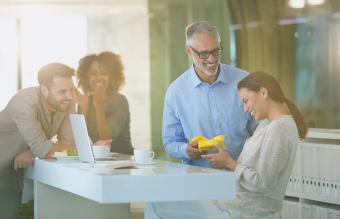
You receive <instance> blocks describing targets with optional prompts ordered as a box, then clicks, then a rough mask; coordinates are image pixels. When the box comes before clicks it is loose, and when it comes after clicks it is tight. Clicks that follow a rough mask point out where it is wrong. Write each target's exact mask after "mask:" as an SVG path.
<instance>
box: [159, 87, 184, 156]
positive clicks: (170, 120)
mask: <svg viewBox="0 0 340 219" xmlns="http://www.w3.org/2000/svg"><path fill="white" fill-rule="evenodd" d="M171 96H172V94H171V93H170V92H167V94H166V96H165V100H164V111H163V131H162V136H163V144H164V147H165V150H166V152H167V153H168V154H169V156H170V157H174V158H177V159H189V155H188V153H187V147H188V146H187V140H186V138H185V136H184V132H183V128H182V125H181V121H180V119H179V117H178V115H177V113H176V111H175V103H174V101H173V100H172V97H171Z"/></svg>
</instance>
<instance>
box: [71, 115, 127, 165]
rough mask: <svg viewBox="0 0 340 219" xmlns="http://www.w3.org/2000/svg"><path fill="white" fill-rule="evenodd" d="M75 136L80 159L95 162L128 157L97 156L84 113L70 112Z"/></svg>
mask: <svg viewBox="0 0 340 219" xmlns="http://www.w3.org/2000/svg"><path fill="white" fill-rule="evenodd" d="M70 121H71V127H72V133H73V138H74V141H75V143H76V148H77V153H78V157H79V160H80V161H82V162H86V163H91V164H94V163H96V161H116V160H126V159H127V158H126V157H124V158H120V159H117V158H113V157H108V158H100V159H99V158H95V157H94V154H93V150H92V141H91V139H90V137H89V135H88V131H87V126H86V122H85V117H84V115H82V114H70Z"/></svg>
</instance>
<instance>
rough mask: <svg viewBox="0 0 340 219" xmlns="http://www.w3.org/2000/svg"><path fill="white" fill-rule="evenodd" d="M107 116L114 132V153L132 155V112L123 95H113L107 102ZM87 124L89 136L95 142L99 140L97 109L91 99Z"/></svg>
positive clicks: (112, 149) (112, 148)
mask: <svg viewBox="0 0 340 219" xmlns="http://www.w3.org/2000/svg"><path fill="white" fill-rule="evenodd" d="M105 116H106V119H107V122H108V125H109V127H110V129H111V132H112V146H111V151H112V152H118V153H123V154H132V153H133V148H132V145H131V134H130V111H129V103H128V101H127V99H126V97H125V96H124V95H122V94H119V93H117V94H113V95H112V96H110V97H109V98H107V99H106V100H105ZM86 123H87V128H88V132H89V135H90V137H91V139H92V141H93V142H96V141H98V140H100V139H99V133H98V129H97V119H96V109H95V107H94V105H93V98H92V96H91V97H90V101H89V106H88V112H87V116H86Z"/></svg>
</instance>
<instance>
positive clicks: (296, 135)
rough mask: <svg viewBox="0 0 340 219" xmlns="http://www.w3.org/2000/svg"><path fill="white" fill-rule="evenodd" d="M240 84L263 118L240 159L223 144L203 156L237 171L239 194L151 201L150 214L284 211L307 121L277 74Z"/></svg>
mask: <svg viewBox="0 0 340 219" xmlns="http://www.w3.org/2000/svg"><path fill="white" fill-rule="evenodd" d="M238 89H239V95H240V97H241V99H242V101H243V104H244V111H246V112H250V113H251V114H252V115H253V116H254V118H255V119H256V120H257V121H261V120H263V121H262V122H261V123H260V125H259V126H258V127H257V129H256V131H255V133H254V134H253V135H252V136H251V137H250V138H248V139H247V141H246V142H245V145H244V148H243V151H242V153H241V155H240V157H239V158H238V159H237V160H234V159H233V158H232V157H231V156H230V154H229V153H228V152H227V151H224V150H222V148H221V147H219V146H217V151H218V152H217V153H215V154H207V155H202V156H203V157H204V158H205V159H207V160H208V161H209V162H210V163H211V164H212V165H213V166H214V167H216V168H228V169H229V170H231V171H234V172H235V178H236V197H235V198H234V199H231V200H220V201H211V202H186V203H183V202H181V203H178V202H177V203H155V204H151V205H148V206H147V209H146V218H172V217H173V216H175V217H174V218H177V219H180V218H186V219H189V218H247V219H248V218H266V219H267V218H272V217H273V215H274V214H275V213H276V212H278V211H280V209H281V208H282V204H283V199H284V195H285V192H286V188H287V184H288V180H289V176H290V174H291V172H292V169H293V166H294V162H295V156H296V150H297V147H298V145H299V141H300V139H304V138H305V137H306V134H307V126H306V124H305V122H304V119H303V116H302V114H301V113H300V111H299V110H298V109H297V107H296V106H295V105H294V104H293V103H292V102H291V101H290V100H288V99H287V98H286V97H285V95H284V93H283V90H282V88H281V86H280V85H279V83H278V82H277V81H276V79H275V78H274V77H272V76H271V75H269V74H266V73H262V72H255V73H252V74H250V75H248V76H247V77H245V78H244V79H243V80H242V81H240V82H239V84H238ZM215 189H223V188H215ZM183 206H186V207H183ZM183 209H185V210H184V211H183Z"/></svg>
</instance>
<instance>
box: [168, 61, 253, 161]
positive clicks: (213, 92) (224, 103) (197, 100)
mask: <svg viewBox="0 0 340 219" xmlns="http://www.w3.org/2000/svg"><path fill="white" fill-rule="evenodd" d="M247 74H248V73H247V72H245V71H242V70H240V69H237V68H235V67H232V66H229V65H225V64H220V68H219V74H218V78H217V80H216V81H215V82H214V83H213V84H211V85H209V84H208V83H205V82H202V81H201V80H200V79H199V77H198V76H197V74H196V72H195V70H194V67H193V66H192V67H191V68H190V69H188V70H187V71H186V72H184V73H183V74H182V75H181V76H180V77H179V78H177V79H176V80H175V81H174V82H173V83H172V84H171V85H170V86H169V88H168V90H167V92H166V95H165V100H164V112H163V132H162V135H163V144H164V145H165V150H166V151H167V153H168V154H169V155H170V156H171V157H174V158H177V159H181V160H183V161H184V163H187V164H191V165H196V166H203V167H211V164H210V163H209V162H208V161H206V160H204V159H199V160H191V159H190V158H189V156H188V153H187V145H188V142H189V141H190V139H191V138H193V137H195V136H198V135H200V136H204V137H207V138H212V137H215V136H216V135H224V136H225V142H224V143H225V144H226V145H227V148H228V151H229V152H230V154H231V156H232V157H233V158H234V159H237V157H238V156H239V154H240V153H241V150H242V148H243V144H244V142H245V139H246V138H247V137H248V136H249V135H250V134H251V133H252V132H253V131H254V129H255V128H256V124H257V123H256V122H255V120H254V119H253V117H251V116H250V114H249V113H245V112H244V111H243V104H242V102H241V99H240V97H239V95H238V89H237V84H238V82H239V81H240V80H241V79H242V78H244V77H245V76H247Z"/></svg>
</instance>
